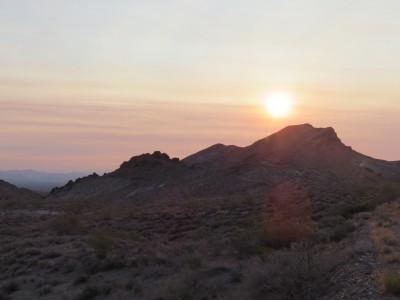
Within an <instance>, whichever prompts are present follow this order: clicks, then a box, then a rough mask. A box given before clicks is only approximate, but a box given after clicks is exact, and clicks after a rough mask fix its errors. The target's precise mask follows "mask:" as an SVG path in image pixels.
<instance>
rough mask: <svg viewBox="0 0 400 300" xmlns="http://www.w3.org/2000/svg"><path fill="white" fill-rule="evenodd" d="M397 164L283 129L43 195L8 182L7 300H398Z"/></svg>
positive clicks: (136, 164) (1, 293)
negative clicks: (249, 141)
mask: <svg viewBox="0 0 400 300" xmlns="http://www.w3.org/2000/svg"><path fill="white" fill-rule="evenodd" d="M399 216H400V161H384V160H378V159H374V158H372V157H369V156H366V155H364V154H361V153H358V152H357V151H355V150H353V149H352V148H351V147H349V146H346V145H344V144H343V143H342V142H341V140H340V139H339V137H338V136H337V134H336V132H335V130H334V129H333V128H315V127H313V126H312V125H309V124H303V125H295V126H288V127H285V128H284V129H282V130H280V131H278V132H277V133H275V134H272V135H270V136H268V137H266V138H263V139H261V140H259V141H256V142H255V143H253V144H252V145H250V146H247V147H237V146H225V145H222V144H216V145H213V146H211V147H209V148H207V149H204V150H201V151H199V152H197V153H195V154H193V155H190V156H188V157H186V158H185V159H182V160H179V159H177V158H170V157H169V156H168V155H167V154H165V153H162V152H160V151H155V152H154V153H152V154H149V153H147V154H141V155H138V156H134V157H132V158H131V159H129V160H127V161H125V162H123V163H122V164H121V166H120V167H119V168H117V169H116V170H115V171H113V172H110V173H105V174H103V175H101V176H100V175H98V174H96V173H93V174H92V175H89V176H86V177H82V178H79V179H76V180H74V181H72V180H71V181H70V182H68V183H67V184H65V185H64V186H60V187H55V188H54V189H52V190H51V192H50V193H48V194H46V195H39V194H37V193H35V192H32V191H30V190H27V189H23V188H17V187H15V186H14V185H12V184H10V183H7V182H5V181H0V245H1V246H0V268H1V270H0V286H1V287H0V299H154V300H156V299H160V300H161V299H165V300H167V299H177V300H178V299H327V300H328V299H396V297H398V296H399V295H400V275H399V273H398V270H399V268H400V223H399Z"/></svg>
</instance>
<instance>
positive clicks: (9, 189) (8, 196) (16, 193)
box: [0, 180, 41, 201]
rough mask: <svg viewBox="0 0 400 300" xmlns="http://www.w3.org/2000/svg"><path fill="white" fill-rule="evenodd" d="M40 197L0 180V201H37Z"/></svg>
mask: <svg viewBox="0 0 400 300" xmlns="http://www.w3.org/2000/svg"><path fill="white" fill-rule="evenodd" d="M40 197H41V196H40V195H39V194H37V193H35V192H32V191H30V190H28V189H24V188H18V187H16V186H15V185H12V184H11V183H8V182H6V181H4V180H0V201H4V200H28V201H33V200H38V199H40Z"/></svg>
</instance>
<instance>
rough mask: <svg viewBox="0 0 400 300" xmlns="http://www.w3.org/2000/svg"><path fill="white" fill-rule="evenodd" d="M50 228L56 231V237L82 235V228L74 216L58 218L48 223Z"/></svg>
mask: <svg viewBox="0 0 400 300" xmlns="http://www.w3.org/2000/svg"><path fill="white" fill-rule="evenodd" d="M50 228H52V229H53V230H55V231H56V233H57V234H58V235H75V234H79V233H82V232H83V230H82V227H81V224H80V222H79V220H78V218H77V217H75V216H59V217H57V218H56V219H54V220H52V221H50Z"/></svg>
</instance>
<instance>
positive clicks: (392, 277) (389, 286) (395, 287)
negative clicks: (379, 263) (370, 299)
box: [381, 271, 400, 296]
mask: <svg viewBox="0 0 400 300" xmlns="http://www.w3.org/2000/svg"><path fill="white" fill-rule="evenodd" d="M381 280H382V284H383V286H384V288H385V292H386V293H388V294H392V295H395V296H400V274H399V273H397V272H394V271H384V272H383V273H382V274H381Z"/></svg>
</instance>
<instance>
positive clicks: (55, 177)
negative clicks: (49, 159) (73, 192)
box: [0, 170, 86, 192]
mask: <svg viewBox="0 0 400 300" xmlns="http://www.w3.org/2000/svg"><path fill="white" fill-rule="evenodd" d="M85 175H86V174H85V173H81V172H70V173H46V172H38V171H33V170H12V171H0V179H3V180H5V181H7V182H10V183H12V184H15V185H16V186H17V187H21V188H27V189H30V190H33V191H38V192H49V191H50V190H51V189H52V188H54V187H56V186H60V185H64V184H66V183H67V182H68V181H69V180H71V179H72V180H75V179H76V178H79V177H82V176H85Z"/></svg>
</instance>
